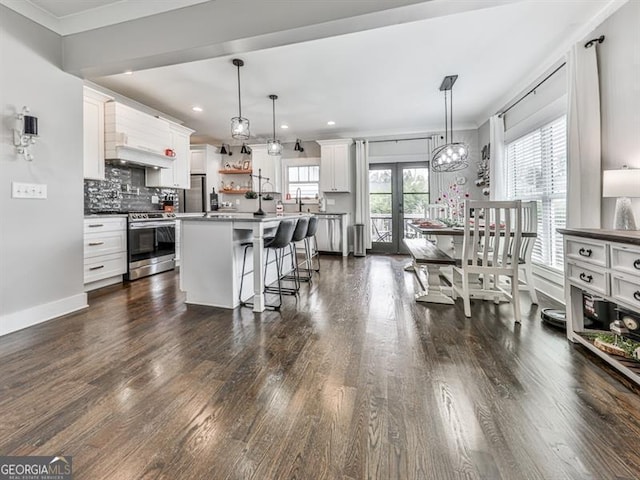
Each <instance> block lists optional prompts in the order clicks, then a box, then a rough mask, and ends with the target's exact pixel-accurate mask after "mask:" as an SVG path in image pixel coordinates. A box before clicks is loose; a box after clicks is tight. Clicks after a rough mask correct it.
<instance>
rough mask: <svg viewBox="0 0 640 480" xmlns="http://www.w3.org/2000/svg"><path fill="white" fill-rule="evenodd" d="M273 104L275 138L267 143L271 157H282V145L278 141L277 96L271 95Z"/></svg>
mask: <svg viewBox="0 0 640 480" xmlns="http://www.w3.org/2000/svg"><path fill="white" fill-rule="evenodd" d="M269 98H270V99H271V101H272V102H273V137H272V138H271V140H269V141H268V142H267V153H268V154H269V155H280V154H281V153H282V144H281V143H280V140H276V100H277V99H278V96H277V95H269Z"/></svg>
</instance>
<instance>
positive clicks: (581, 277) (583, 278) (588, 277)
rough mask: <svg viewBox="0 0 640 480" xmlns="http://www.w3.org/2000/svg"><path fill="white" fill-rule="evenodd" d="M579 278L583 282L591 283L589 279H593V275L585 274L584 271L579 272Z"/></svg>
mask: <svg viewBox="0 0 640 480" xmlns="http://www.w3.org/2000/svg"><path fill="white" fill-rule="evenodd" d="M580 280H582V281H583V282H587V283H591V281H592V280H593V276H591V275H585V274H584V273H581V274H580Z"/></svg>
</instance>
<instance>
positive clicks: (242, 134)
mask: <svg viewBox="0 0 640 480" xmlns="http://www.w3.org/2000/svg"><path fill="white" fill-rule="evenodd" d="M232 62H233V64H234V65H235V66H236V67H238V116H237V117H233V118H232V119H231V136H232V137H233V138H236V139H238V140H247V139H248V138H249V120H248V119H246V118H244V117H243V116H242V100H241V98H240V67H242V66H244V62H243V61H242V60H240V59H239V58H234V59H233V60H232Z"/></svg>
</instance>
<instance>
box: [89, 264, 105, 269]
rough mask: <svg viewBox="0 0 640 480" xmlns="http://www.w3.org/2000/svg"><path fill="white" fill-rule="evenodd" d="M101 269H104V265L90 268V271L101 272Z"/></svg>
mask: <svg viewBox="0 0 640 480" xmlns="http://www.w3.org/2000/svg"><path fill="white" fill-rule="evenodd" d="M101 268H104V265H98V266H97V267H90V268H89V270H100V269H101Z"/></svg>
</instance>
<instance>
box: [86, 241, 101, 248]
mask: <svg viewBox="0 0 640 480" xmlns="http://www.w3.org/2000/svg"><path fill="white" fill-rule="evenodd" d="M98 245H104V242H89V246H90V247H97V246H98Z"/></svg>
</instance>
